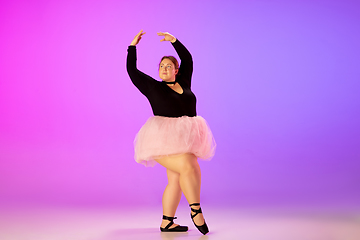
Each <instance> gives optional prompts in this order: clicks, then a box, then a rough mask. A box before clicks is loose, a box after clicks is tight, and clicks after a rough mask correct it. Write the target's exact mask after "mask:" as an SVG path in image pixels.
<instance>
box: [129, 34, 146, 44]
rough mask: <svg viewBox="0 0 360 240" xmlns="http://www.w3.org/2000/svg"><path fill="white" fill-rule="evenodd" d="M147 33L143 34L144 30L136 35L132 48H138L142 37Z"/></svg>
mask: <svg viewBox="0 0 360 240" xmlns="http://www.w3.org/2000/svg"><path fill="white" fill-rule="evenodd" d="M144 34H145V33H144V32H143V30H141V31H140V32H139V33H138V34H136V36H135V37H134V40H132V42H131V44H130V45H131V46H136V45H137V44H138V43H139V42H140V39H141V37H142V35H144Z"/></svg>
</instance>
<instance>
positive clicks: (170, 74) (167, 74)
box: [159, 58, 179, 82]
mask: <svg viewBox="0 0 360 240" xmlns="http://www.w3.org/2000/svg"><path fill="white" fill-rule="evenodd" d="M178 71H179V70H178V69H175V64H174V63H173V62H172V61H171V60H170V59H168V58H165V59H164V60H162V61H161V63H160V67H159V76H160V78H161V79H162V80H163V81H166V82H174V81H175V76H176V74H177V73H178Z"/></svg>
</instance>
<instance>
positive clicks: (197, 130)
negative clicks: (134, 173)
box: [134, 116, 216, 167]
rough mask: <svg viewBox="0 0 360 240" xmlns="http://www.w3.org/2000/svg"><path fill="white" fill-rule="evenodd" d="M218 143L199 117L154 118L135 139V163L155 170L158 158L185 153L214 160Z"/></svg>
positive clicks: (148, 121) (149, 120)
mask: <svg viewBox="0 0 360 240" xmlns="http://www.w3.org/2000/svg"><path fill="white" fill-rule="evenodd" d="M215 146H216V144H215V140H214V138H213V135H212V133H211V131H210V128H209V126H208V124H207V123H206V121H205V119H204V118H202V117H200V116H196V117H188V116H183V117H178V118H171V117H161V116H153V117H150V118H149V119H148V120H147V121H146V123H145V124H144V125H143V126H142V128H141V129H140V131H139V132H138V134H137V135H136V137H135V141H134V147H135V161H136V162H138V163H141V164H144V165H145V166H147V167H152V166H154V165H155V164H156V161H155V159H157V158H161V157H162V156H169V155H175V154H182V153H193V154H194V155H195V156H196V157H198V158H200V159H203V160H210V159H211V158H212V157H213V156H214V153H215Z"/></svg>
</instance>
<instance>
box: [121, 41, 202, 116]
mask: <svg viewBox="0 0 360 240" xmlns="http://www.w3.org/2000/svg"><path fill="white" fill-rule="evenodd" d="M172 45H173V47H174V48H175V50H176V52H177V54H178V55H179V57H180V59H181V65H180V68H179V73H178V74H177V76H176V81H177V82H178V83H179V84H180V86H181V88H182V89H183V93H182V94H179V93H177V92H175V91H174V90H172V89H171V88H170V87H169V86H167V84H166V83H164V82H159V81H157V80H155V79H154V78H152V77H150V76H148V75H146V74H145V73H143V72H141V71H139V70H138V69H137V67H136V47H135V46H129V47H128V56H127V64H126V67H127V71H128V74H129V76H130V78H131V81H132V82H133V83H134V85H135V86H136V87H137V88H138V89H139V90H140V92H141V93H142V94H144V95H145V96H146V98H147V99H148V100H149V102H150V105H151V108H152V110H153V113H154V115H155V116H164V117H182V116H189V117H194V116H196V97H195V95H194V93H193V92H192V91H191V76H192V72H193V61H192V57H191V54H190V52H189V51H188V50H187V49H186V48H185V46H184V45H182V43H181V42H180V41H179V40H176V41H175V42H174V43H172Z"/></svg>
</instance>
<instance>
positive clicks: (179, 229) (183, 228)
mask: <svg viewBox="0 0 360 240" xmlns="http://www.w3.org/2000/svg"><path fill="white" fill-rule="evenodd" d="M163 219H164V220H169V221H170V223H169V224H168V225H166V227H164V228H162V227H160V231H162V232H186V231H187V230H188V227H187V226H180V225H179V226H176V227H173V228H170V227H171V226H172V225H173V224H174V219H176V217H168V216H165V215H163Z"/></svg>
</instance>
